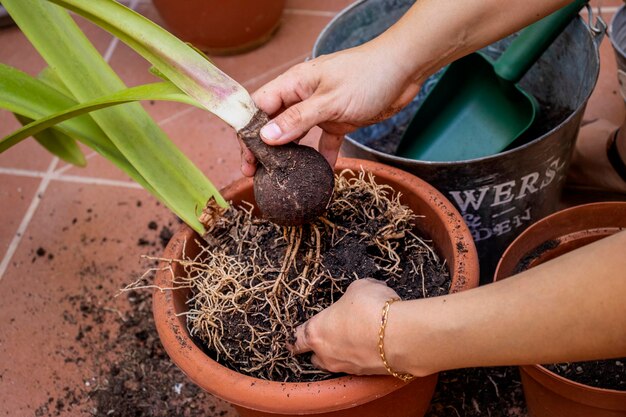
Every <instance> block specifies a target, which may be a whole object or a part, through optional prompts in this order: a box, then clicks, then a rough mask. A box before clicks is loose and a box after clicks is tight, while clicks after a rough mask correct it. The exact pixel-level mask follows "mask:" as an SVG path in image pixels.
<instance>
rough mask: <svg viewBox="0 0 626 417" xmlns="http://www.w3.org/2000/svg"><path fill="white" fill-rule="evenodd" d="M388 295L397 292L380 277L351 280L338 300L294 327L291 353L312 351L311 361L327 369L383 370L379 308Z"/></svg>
mask: <svg viewBox="0 0 626 417" xmlns="http://www.w3.org/2000/svg"><path fill="white" fill-rule="evenodd" d="M391 298H398V295H397V294H396V292H395V291H394V290H392V289H391V288H389V287H388V286H387V285H386V284H385V283H384V282H382V281H377V280H375V279H359V280H356V281H354V282H353V283H352V284H350V286H349V287H348V289H347V290H346V292H345V294H344V295H343V296H342V297H341V298H340V299H339V301H337V302H336V303H334V304H333V305H331V306H330V307H328V308H327V309H325V310H323V311H321V312H320V313H318V314H316V315H315V316H313V317H312V318H311V319H310V320H309V321H307V322H306V323H304V324H302V325H301V326H299V327H298V328H297V329H296V341H295V343H294V345H293V346H290V349H291V351H292V353H294V354H298V353H304V352H309V351H313V353H314V354H313V356H312V357H311V362H312V363H313V365H315V366H316V367H318V368H321V369H325V370H328V371H331V372H345V373H349V374H354V375H372V374H386V373H387V370H386V369H385V367H384V365H383V362H382V359H381V357H380V354H379V351H378V332H379V330H380V324H381V323H380V321H381V314H382V308H383V306H384V305H385V302H386V301H387V300H389V299H391ZM387 359H389V358H387Z"/></svg>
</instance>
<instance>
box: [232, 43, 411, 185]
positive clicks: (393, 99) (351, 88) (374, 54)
mask: <svg viewBox="0 0 626 417" xmlns="http://www.w3.org/2000/svg"><path fill="white" fill-rule="evenodd" d="M395 55H396V54H394V48H393V45H388V42H387V44H384V45H383V44H382V43H380V42H376V41H372V42H369V43H367V44H364V45H361V46H359V47H356V48H351V49H347V50H344V51H340V52H336V53H333V54H331V55H323V56H320V57H318V58H316V59H313V60H311V61H308V62H304V63H301V64H298V65H296V66H294V67H292V68H291V69H289V70H288V71H287V72H285V73H284V74H282V75H280V76H279V77H278V78H276V79H274V80H273V81H270V82H269V83H267V84H266V85H264V86H263V87H261V88H260V89H259V90H257V91H256V92H255V93H254V94H253V99H254V101H255V102H256V104H257V106H258V107H259V108H260V109H261V110H263V111H264V112H266V113H267V114H269V115H270V117H274V119H273V120H271V121H270V122H269V123H268V124H267V125H266V126H265V127H264V128H263V129H262V130H261V137H262V139H263V140H264V141H265V142H266V143H267V144H269V145H282V144H285V143H288V142H290V141H293V140H296V139H299V138H300V137H302V136H304V135H305V134H306V133H307V132H308V131H309V130H310V129H311V128H312V127H314V126H319V127H320V128H321V129H322V136H321V138H320V142H319V151H320V153H321V154H322V155H324V157H326V159H327V160H328V162H329V163H330V164H331V165H334V164H335V161H336V159H337V155H338V153H339V147H340V146H341V142H342V140H343V136H344V135H345V134H346V133H349V132H352V131H354V130H356V129H357V128H358V127H361V126H364V125H368V124H371V123H375V122H378V121H380V120H383V119H385V118H387V117H389V116H391V115H393V114H395V113H396V112H398V111H399V110H400V109H401V108H402V107H404V106H405V105H406V104H408V103H409V102H410V101H411V99H412V98H413V97H414V96H415V95H416V94H417V92H418V91H419V87H420V85H419V82H418V81H417V80H413V79H411V75H410V74H411V71H412V68H409V67H408V66H407V67H406V68H405V67H403V63H402V60H401V59H398V57H397V56H395ZM254 171H255V161H254V157H253V156H252V154H251V153H250V151H248V150H247V149H246V148H245V147H244V146H243V145H242V172H243V173H244V174H245V175H248V176H251V175H254Z"/></svg>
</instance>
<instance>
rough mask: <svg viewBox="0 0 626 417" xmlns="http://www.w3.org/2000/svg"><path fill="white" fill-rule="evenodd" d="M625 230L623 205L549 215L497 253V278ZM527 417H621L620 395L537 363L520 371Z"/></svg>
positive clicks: (623, 395) (623, 400)
mask: <svg viewBox="0 0 626 417" xmlns="http://www.w3.org/2000/svg"><path fill="white" fill-rule="evenodd" d="M623 229H626V202H607V203H593V204H586V205H582V206H577V207H572V208H569V209H566V210H562V211H559V212H557V213H555V214H553V215H550V216H548V217H546V218H544V219H542V220H540V221H539V222H537V223H535V224H534V225H532V226H531V227H530V228H528V229H527V230H526V231H524V232H523V233H522V234H521V235H520V236H518V237H517V239H515V240H514V241H513V243H511V245H510V246H509V247H508V249H507V250H506V251H505V252H504V255H502V259H501V260H500V263H499V264H498V268H497V270H496V274H495V280H501V279H504V278H507V277H509V276H511V275H514V274H515V273H517V272H520V271H522V270H525V269H528V268H532V267H533V266H537V265H539V264H541V263H543V262H546V261H549V260H550V259H553V258H556V257H557V256H560V255H563V254H565V253H567V252H570V251H572V250H574V249H577V248H580V247H582V246H584V245H587V244H589V243H592V242H595V241H596V240H599V239H602V238H603V237H607V236H609V235H612V234H614V233H616V232H618V231H620V230H623ZM520 371H521V376H522V385H523V388H524V395H525V397H526V403H527V405H528V411H529V413H530V415H531V416H532V417H555V416H564V417H565V416H567V417H624V416H626V391H616V390H609V389H602V388H595V387H592V386H588V385H584V384H580V383H577V382H574V381H571V380H569V379H566V378H563V377H561V376H559V375H557V374H556V373H554V372H551V371H550V370H548V369H547V368H545V367H543V366H541V365H528V366H521V367H520Z"/></svg>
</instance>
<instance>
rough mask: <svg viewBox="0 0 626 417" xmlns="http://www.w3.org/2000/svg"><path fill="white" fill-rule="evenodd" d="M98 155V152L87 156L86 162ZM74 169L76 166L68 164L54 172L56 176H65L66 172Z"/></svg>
mask: <svg viewBox="0 0 626 417" xmlns="http://www.w3.org/2000/svg"><path fill="white" fill-rule="evenodd" d="M96 155H98V152H95V151H94V152H91V153H89V154H87V155H85V161H88V160H90V159H91V158H93V157H94V156H96ZM72 168H74V165H72V164H70V163H67V164H66V165H64V166H62V167H60V168H59V169H57V170H56V171H54V174H55V175H56V176H60V175H61V174H63V173H64V172H67V171H69V170H70V169H72Z"/></svg>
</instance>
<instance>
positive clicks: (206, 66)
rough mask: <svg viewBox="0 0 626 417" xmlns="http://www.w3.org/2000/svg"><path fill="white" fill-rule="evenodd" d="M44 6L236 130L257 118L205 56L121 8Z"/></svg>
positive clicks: (80, 2) (244, 96) (108, 3)
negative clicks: (120, 45)
mask: <svg viewBox="0 0 626 417" xmlns="http://www.w3.org/2000/svg"><path fill="white" fill-rule="evenodd" d="M11 1H18V0H11ZM48 1H50V2H52V3H55V4H58V5H60V6H63V7H65V8H67V9H69V10H72V11H73V12H75V13H77V14H79V15H81V16H83V17H85V18H87V19H89V20H91V21H92V22H94V23H95V24H97V25H98V26H100V27H101V28H103V29H105V30H107V31H108V32H110V33H112V34H113V35H114V36H116V37H118V38H119V39H120V40H121V41H122V42H124V43H125V44H127V45H128V46H130V47H131V48H133V49H134V50H135V51H136V52H137V53H139V54H140V55H141V56H143V57H144V58H145V59H146V60H148V61H149V62H150V63H152V65H154V66H155V67H156V68H157V69H158V70H159V71H160V72H161V73H162V74H163V75H164V76H165V77H166V78H167V79H168V80H170V81H171V82H172V83H174V84H175V85H177V86H178V87H179V88H180V89H181V90H182V91H184V92H185V93H187V94H188V95H190V96H191V97H193V98H194V99H196V100H197V101H198V102H199V103H201V104H202V105H203V106H204V107H205V108H206V109H207V110H209V111H211V112H212V113H214V114H215V115H216V116H218V117H219V118H221V119H222V120H224V121H225V122H226V123H228V124H229V125H231V126H232V127H233V128H235V130H240V129H242V128H243V127H245V126H246V125H247V124H248V122H249V121H250V120H251V119H252V116H253V115H254V114H255V113H256V111H257V108H256V105H255V104H254V102H253V101H252V98H251V97H250V94H248V92H247V91H246V89H245V88H243V87H242V86H241V85H240V84H238V83H237V82H236V81H234V80H233V79H232V78H230V77H229V76H228V75H226V74H225V73H224V72H222V71H221V70H220V69H219V68H217V67H216V66H215V65H213V64H212V63H211V62H210V60H208V59H207V58H206V57H205V56H204V54H201V53H198V51H196V50H195V49H194V48H192V47H191V46H189V45H188V44H186V43H185V42H183V41H181V40H180V39H178V38H177V37H175V36H174V35H172V34H171V33H169V32H168V31H166V30H165V29H163V28H161V27H160V26H158V25H157V24H155V23H153V22H151V21H150V20H148V19H146V18H145V17H143V16H141V15H140V14H138V13H136V12H134V11H133V10H131V9H129V8H127V7H126V6H123V5H121V4H119V3H117V2H116V1H114V0H89V1H85V0H48Z"/></svg>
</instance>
